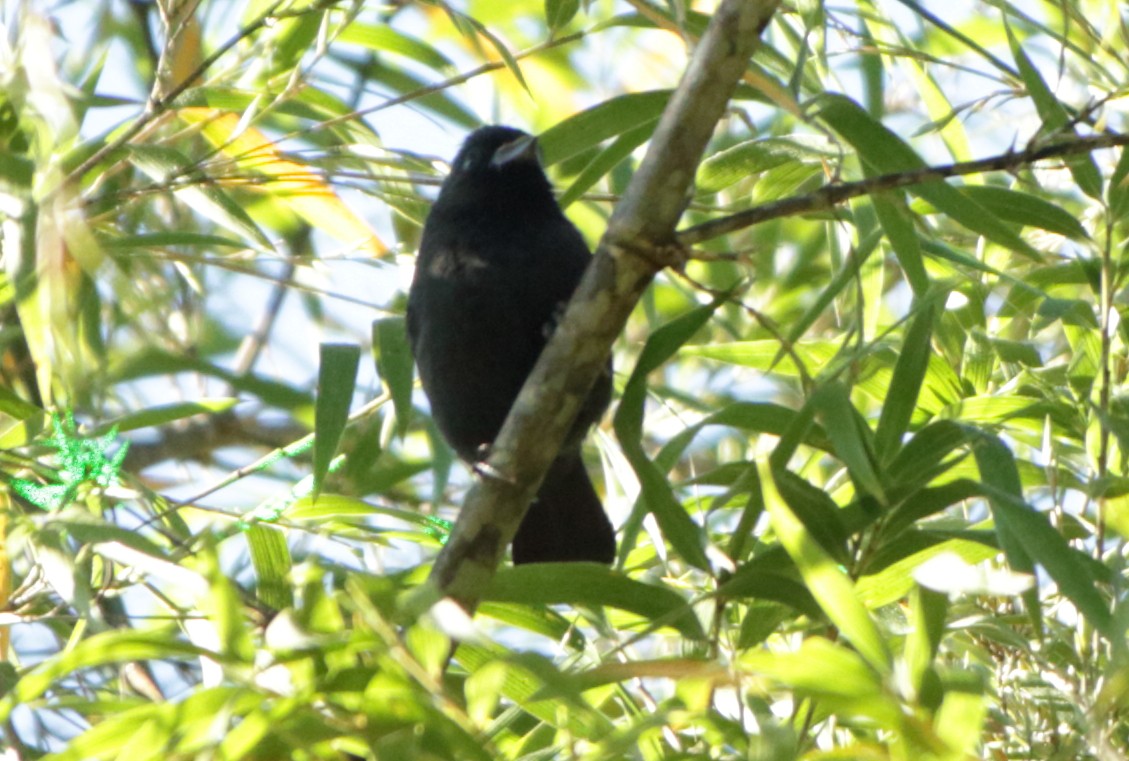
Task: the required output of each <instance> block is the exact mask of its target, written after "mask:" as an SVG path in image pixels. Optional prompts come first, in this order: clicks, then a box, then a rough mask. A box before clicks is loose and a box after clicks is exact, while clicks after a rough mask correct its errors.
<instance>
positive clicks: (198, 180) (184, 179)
mask: <svg viewBox="0 0 1129 761" xmlns="http://www.w3.org/2000/svg"><path fill="white" fill-rule="evenodd" d="M129 151H130V161H131V162H132V163H133V164H134V165H135V166H136V167H137V168H138V169H140V170H141V171H143V172H145V174H147V175H149V176H150V177H151V178H153V180H154V181H155V182H157V183H160V184H162V185H168V186H169V187H170V189H171V190H172V191H173V193H174V194H175V195H176V196H177V197H178V198H180V199H181V200H183V201H184V202H185V203H186V204H188V206H190V207H192V209H194V210H195V211H196V212H197V213H199V214H200V215H202V216H203V217H205V218H206V219H210V220H212V221H213V222H215V223H216V224H218V225H221V226H223V227H226V228H227V229H229V230H231V231H232V232H234V233H238V234H240V235H244V236H246V237H247V238H249V239H250V240H252V241H254V242H255V243H256V244H257V245H258V246H260V247H261V248H263V249H266V250H268V251H269V250H273V248H274V246H273V245H272V244H271V242H270V239H269V238H268V237H267V236H266V235H265V234H264V233H263V231H262V230H260V229H259V226H258V225H256V224H255V222H254V220H252V219H251V217H250V216H249V215H248V214H247V212H246V211H244V210H243V207H242V206H241V205H240V204H238V203H236V202H235V200H233V199H232V198H231V196H229V195H228V194H227V193H226V192H224V190H223V189H222V188H221V187H220V186H218V185H216V184H215V183H213V182H210V181H209V180H207V179H205V178H202V177H200V176H198V174H197V171H196V169H195V167H194V165H193V163H192V162H191V161H189V159H188V157H187V156H185V155H184V154H182V153H180V152H179V151H176V150H174V149H172V148H168V147H165V146H157V145H140V144H136V143H133V144H131V145H130V147H129Z"/></svg>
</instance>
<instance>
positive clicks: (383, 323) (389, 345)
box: [372, 317, 412, 436]
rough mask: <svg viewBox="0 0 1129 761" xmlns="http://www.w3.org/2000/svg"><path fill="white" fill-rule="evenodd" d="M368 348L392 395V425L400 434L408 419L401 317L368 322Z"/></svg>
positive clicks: (408, 373)
mask: <svg viewBox="0 0 1129 761" xmlns="http://www.w3.org/2000/svg"><path fill="white" fill-rule="evenodd" d="M372 349H373V351H374V352H375V353H376V369H377V371H378V372H379V373H380V379H381V381H382V382H383V383H384V385H385V387H386V388H387V389H388V393H389V394H391V395H392V406H393V408H394V409H395V410H396V429H397V430H398V431H399V432H400V435H401V436H403V435H404V433H405V431H407V428H408V423H409V422H411V419H412V351H411V349H410V348H409V347H408V334H407V330H406V328H405V325H404V319H403V318H402V317H388V318H385V319H383V320H377V321H375V322H374V323H373V324H372Z"/></svg>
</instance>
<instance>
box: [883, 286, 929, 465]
mask: <svg viewBox="0 0 1129 761" xmlns="http://www.w3.org/2000/svg"><path fill="white" fill-rule="evenodd" d="M938 301H939V299H937V298H933V299H929V300H926V301H924V302H922V303H921V304H920V305H919V309H918V311H917V314H916V315H914V317H913V319H912V320H911V321H910V324H909V328H908V329H907V330H906V335H905V339H904V340H903V341H902V351H901V354H900V355H899V356H898V363H897V364H896V365H894V377H893V378H892V379H891V380H890V391H889V393H888V394H887V395H886V401H885V403H884V404H883V405H882V415H881V416H880V417H879V419H878V429H877V430H876V431H875V434H874V449H875V452H876V453H877V456H878V460H879V462H887V461H889V460H890V459H891V458H893V457H894V455H896V454H897V452H898V450H899V449H901V445H902V437H903V436H904V435H905V433H906V431H908V430H909V423H910V419H911V418H912V417H913V412H914V409H915V408H916V407H917V397H918V393H919V392H920V391H921V384H922V382H923V381H924V380H925V371H926V369H927V368H928V367H929V358H930V357H931V356H932V355H933V347H932V345H931V341H932V338H933V323H934V322H935V321H936V319H937V312H938Z"/></svg>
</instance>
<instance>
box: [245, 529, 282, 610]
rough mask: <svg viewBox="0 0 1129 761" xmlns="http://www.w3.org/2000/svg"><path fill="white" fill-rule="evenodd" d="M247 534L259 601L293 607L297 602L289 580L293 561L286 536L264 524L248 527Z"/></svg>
mask: <svg viewBox="0 0 1129 761" xmlns="http://www.w3.org/2000/svg"><path fill="white" fill-rule="evenodd" d="M246 535H247V547H248V549H250V551H251V553H250V554H251V565H252V567H254V569H255V589H256V592H257V594H258V598H259V600H260V601H261V602H263V603H264V604H266V605H269V606H270V607H271V608H273V609H275V610H282V609H283V608H288V607H290V606H291V605H293V604H294V595H293V594H292V592H291V588H290V584H289V583H288V582H287V578H288V574H289V573H290V566H291V565H292V561H291V558H290V548H289V547H287V545H286V535H285V534H284V533H283V532H282V531H281V530H279V529H277V528H275V527H273V526H266V525H264V524H262V523H255V524H252V525H251V526H248V527H247V531H246Z"/></svg>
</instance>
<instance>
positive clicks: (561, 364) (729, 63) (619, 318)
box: [430, 0, 777, 611]
mask: <svg viewBox="0 0 1129 761" xmlns="http://www.w3.org/2000/svg"><path fill="white" fill-rule="evenodd" d="M776 6H777V0H723V2H722V3H721V5H720V6H719V7H718V9H717V11H716V13H715V14H714V17H713V20H712V21H711V22H710V25H709V28H708V29H707V30H706V33H705V34H704V35H703V37H702V39H701V41H700V42H699V44H698V46H697V48H696V49H695V50H694V54H693V56H692V57H691V59H690V63H689V65H688V67H687V70H686V73H685V74H684V75H683V78H682V81H681V82H680V83H679V85H678V88H677V89H676V90H675V92H674V95H673V97H672V98H671V100H670V103H669V104H668V105H667V109H666V111H665V112H664V113H663V116H662V119H661V120H660V121H659V124H658V127H657V128H656V129H655V134H654V136H653V137H652V139H651V144H650V148H649V149H648V151H647V155H646V157H645V158H644V159H643V163H642V164H641V165H640V167H639V170H638V171H637V172H636V173H635V176H634V177H633V178H632V181H631V184H630V186H629V187H628V189H627V192H626V193H625V194H624V197H623V199H622V201H620V203H619V204H618V205H617V206H616V209H615V211H614V212H613V214H612V217H611V220H610V221H609V223H608V229H607V232H606V233H605V234H604V238H603V240H602V241H601V242H600V245H599V247H598V248H597V250H596V255H595V257H594V258H593V261H592V264H591V265H589V267H588V271H587V272H586V273H585V275H584V279H583V280H582V281H581V283H580V286H579V288H578V289H577V292H576V294H575V295H574V296H573V298H572V301H571V302H570V303H569V306H568V310H567V312H566V313H565V316H564V319H563V320H562V321H561V323H560V325H559V326H558V327H557V329H556V331H555V332H554V333H553V336H552V338H551V339H550V341H549V343H548V345H547V346H546V347H545V350H544V352H543V353H542V355H541V358H540V360H539V361H538V363H537V366H536V367H535V368H534V370H533V372H532V374H531V375H530V377H529V379H528V380H527V381H526V383H525V386H524V387H523V388H522V391H521V394H520V396H518V399H517V401H516V402H515V403H514V407H513V409H512V410H510V414H509V417H508V418H507V419H506V423H505V425H504V426H503V427H502V431H501V432H500V433H499V434H498V437H497V439H496V440H495V442H494V446H493V448H492V451H491V453H490V457H489V459H488V460H487V462H486V464H485V467H483V468H482V472H483V473H484V476H483V478H482V480H481V481H479V482H478V483H477V484H476V485H475V486H474V488H473V489H471V491H470V493H469V494H468V495H467V498H466V501H465V503H464V505H463V508H462V511H461V512H460V514H459V519H458V522H457V523H456V524H455V528H454V531H453V532H452V534H451V538H450V541H449V542H448V543H447V546H446V547H444V548H443V551H442V552H441V553H440V554H439V557H438V559H437V560H436V562H435V567H434V568H433V569H432V573H431V579H430V581H431V583H432V584H433V585H435V586H437V587H438V589H439V591H441V592H442V593H443V594H445V595H448V596H450V597H452V598H454V599H455V600H456V601H457V602H459V603H460V604H461V605H462V606H463V607H464V608H465V609H467V610H468V611H473V610H474V609H475V607H476V606H477V604H478V601H479V599H480V597H481V595H482V594H483V592H484V591H485V589H486V587H487V586H488V585H489V583H490V579H491V578H492V577H493V575H494V572H495V570H496V569H497V567H498V564H499V563H500V562H501V560H502V555H503V554H504V552H505V549H506V546H507V545H508V544H509V542H510V540H511V539H513V536H514V534H515V533H516V532H517V527H518V524H519V523H520V522H521V519H522V517H523V516H524V515H525V511H526V508H527V507H528V506H529V502H530V500H532V498H533V495H534V494H535V493H536V491H537V488H538V486H539V485H540V482H541V479H542V478H543V477H544V474H545V471H546V470H547V469H548V467H549V464H550V463H551V462H552V461H553V458H554V457H556V455H557V451H558V450H559V449H560V446H561V443H562V442H563V441H564V438H565V435H566V433H567V431H568V429H569V428H570V426H571V425H572V421H573V420H574V419H575V417H576V415H577V412H578V411H579V409H580V405H581V403H582V401H583V400H584V398H585V397H586V396H587V394H588V391H589V389H590V388H591V387H592V384H593V383H594V382H595V379H596V377H597V375H598V374H599V373H600V372H601V371H602V370H603V367H604V363H605V361H606V359H607V356H608V353H609V351H610V350H611V346H612V342H613V341H614V340H615V338H616V336H618V335H619V333H620V331H621V330H622V329H623V326H624V325H625V324H626V322H627V317H628V315H629V314H630V313H631V311H632V309H633V308H634V307H635V304H636V302H638V300H639V297H640V296H641V295H642V293H643V291H644V290H645V289H646V288H647V286H648V285H649V284H650V282H651V280H652V279H653V278H654V276H655V275H656V274H657V273H658V272H659V271H660V270H661V269H662V268H663V267H664V266H666V265H667V264H671V263H676V262H678V261H681V259H680V252H681V251H682V249H681V247H680V246H679V244H678V242H677V240H676V238H675V226H676V225H677V223H678V220H679V218H680V217H681V215H682V212H683V209H684V208H685V206H686V203H687V200H688V191H689V188H690V184H691V182H692V181H693V179H694V174H695V171H696V168H697V165H698V162H699V161H700V159H701V156H702V153H703V151H704V150H705V147H706V143H707V142H708V141H709V139H710V136H711V135H712V134H713V131H714V129H715V127H716V125H717V121H718V120H719V119H720V118H721V116H722V113H723V112H724V110H725V107H726V105H727V103H728V102H729V99H730V97H731V95H732V93H733V90H734V88H735V87H736V84H737V82H738V81H739V80H740V79H741V76H742V74H743V73H744V72H745V70H746V67H747V65H748V60H749V58H750V57H751V56H752V54H753V52H754V50H756V47H757V45H758V44H759V42H760V35H761V33H762V32H763V30H764V28H765V27H766V26H767V25H768V22H769V20H770V19H771V18H772V14H773V12H774V11H775V10H776Z"/></svg>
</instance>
